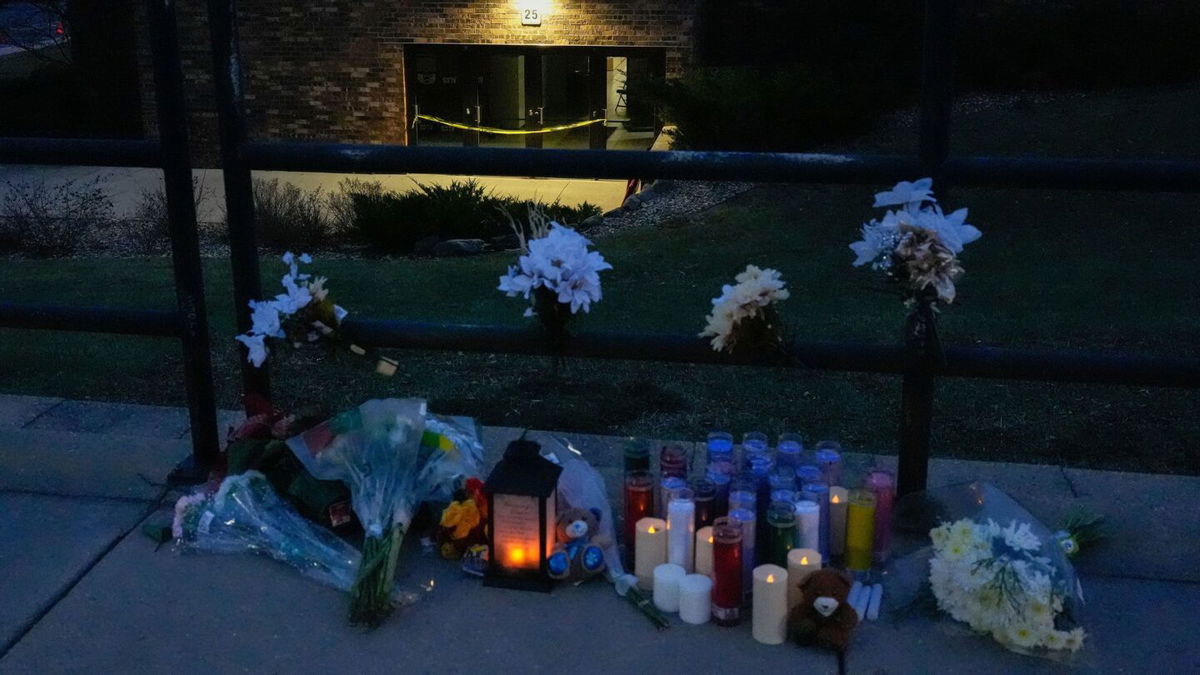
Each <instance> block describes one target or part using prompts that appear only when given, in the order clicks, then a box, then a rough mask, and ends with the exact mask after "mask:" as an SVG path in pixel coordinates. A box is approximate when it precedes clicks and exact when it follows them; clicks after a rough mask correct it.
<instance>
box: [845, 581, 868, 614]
mask: <svg viewBox="0 0 1200 675" xmlns="http://www.w3.org/2000/svg"><path fill="white" fill-rule="evenodd" d="M870 592H871V589H869V588H867V587H866V586H863V583H862V582H861V581H856V582H854V584H852V585H851V586H850V594H849V595H847V596H846V604H848V605H850V606H851V607H852V608H854V611H856V612H857V611H858V598H859V596H861V595H862V594H863V593H870ZM869 598H870V596H868V599H869ZM865 618H866V617H864V616H863V615H862V614H859V615H858V620H859V621H862V620H863V619H865Z"/></svg>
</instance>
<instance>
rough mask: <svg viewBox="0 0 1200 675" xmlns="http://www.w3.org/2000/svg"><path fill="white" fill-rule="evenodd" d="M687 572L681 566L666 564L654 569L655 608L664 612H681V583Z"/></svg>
mask: <svg viewBox="0 0 1200 675" xmlns="http://www.w3.org/2000/svg"><path fill="white" fill-rule="evenodd" d="M685 576H687V572H685V571H683V568H682V567H680V566H679V565H672V564H671V563H664V564H662V565H659V566H658V567H655V568H654V606H655V607H657V608H659V609H661V610H662V611H664V612H678V611H679V582H680V581H683V578H684V577H685Z"/></svg>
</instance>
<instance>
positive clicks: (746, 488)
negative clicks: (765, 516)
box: [729, 474, 758, 511]
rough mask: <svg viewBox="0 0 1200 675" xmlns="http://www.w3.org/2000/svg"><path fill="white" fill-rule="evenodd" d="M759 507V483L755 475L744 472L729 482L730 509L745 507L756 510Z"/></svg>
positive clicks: (748, 509)
mask: <svg viewBox="0 0 1200 675" xmlns="http://www.w3.org/2000/svg"><path fill="white" fill-rule="evenodd" d="M757 508H758V484H757V483H755V481H754V476H751V475H749V474H742V475H740V476H738V477H736V478H734V479H733V480H732V481H731V482H730V483H729V510H730V511H734V510H737V509H745V510H747V511H754V510H755V509H757Z"/></svg>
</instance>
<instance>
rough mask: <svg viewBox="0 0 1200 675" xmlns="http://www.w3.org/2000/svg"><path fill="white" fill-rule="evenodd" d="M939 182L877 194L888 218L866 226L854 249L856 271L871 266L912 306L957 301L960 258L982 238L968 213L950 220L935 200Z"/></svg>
mask: <svg viewBox="0 0 1200 675" xmlns="http://www.w3.org/2000/svg"><path fill="white" fill-rule="evenodd" d="M932 188H933V179H931V178H922V179H921V180H918V181H915V182H912V183H910V182H907V181H902V182H900V183H897V184H896V185H895V187H893V188H892V189H891V190H888V191H885V192H880V193H877V194H876V195H875V207H876V208H886V207H892V206H894V207H899V208H896V209H894V210H893V209H888V211H887V212H886V213H884V215H883V219H882V220H880V219H873V220H871V222H869V223H866V224H865V225H863V226H862V240H861V241H856V242H854V243H853V244H850V250H852V251H854V254H855V256H857V257H856V258H855V260H854V266H855V267H861V266H863V265H870V266H871V267H872V269H876V270H880V271H882V272H885V273H886V274H887V275H888V278H889V279H891V280H892V281H894V282H895V283H897V284H898V285H899V286H900V288H901V289H902V291H903V293H904V296H905V300H906V302H908V303H909V304H912V303H915V302H918V301H924V302H930V303H933V302H939V301H940V302H944V303H946V304H949V303H951V302H954V296H955V287H954V282H955V281H957V280H958V278H959V277H960V276H962V273H963V269H962V266H961V265H959V263H958V254H960V253H962V250H963V246H964V245H966V244H969V243H971V242H973V241H975V240H976V239H978V238H979V237H980V236H982V233H981V232H980V231H979V230H978V229H977V228H976V227H974V226H973V225H968V224H967V222H966V220H967V210H966V209H959V210H957V211H954V212H953V213H951V214H949V215H947V214H945V213H943V212H942V209H941V207H940V206H939V205H938V203H937V199H935V198H934V196H933V189H932Z"/></svg>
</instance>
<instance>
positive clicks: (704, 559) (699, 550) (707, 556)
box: [696, 525, 713, 576]
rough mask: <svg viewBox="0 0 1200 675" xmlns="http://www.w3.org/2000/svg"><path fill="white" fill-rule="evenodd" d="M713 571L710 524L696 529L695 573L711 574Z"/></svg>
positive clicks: (711, 530) (711, 529)
mask: <svg viewBox="0 0 1200 675" xmlns="http://www.w3.org/2000/svg"><path fill="white" fill-rule="evenodd" d="M712 572H713V528H712V526H711V525H709V526H708V527H702V528H700V529H698V530H696V574H706V575H709V576H712Z"/></svg>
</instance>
